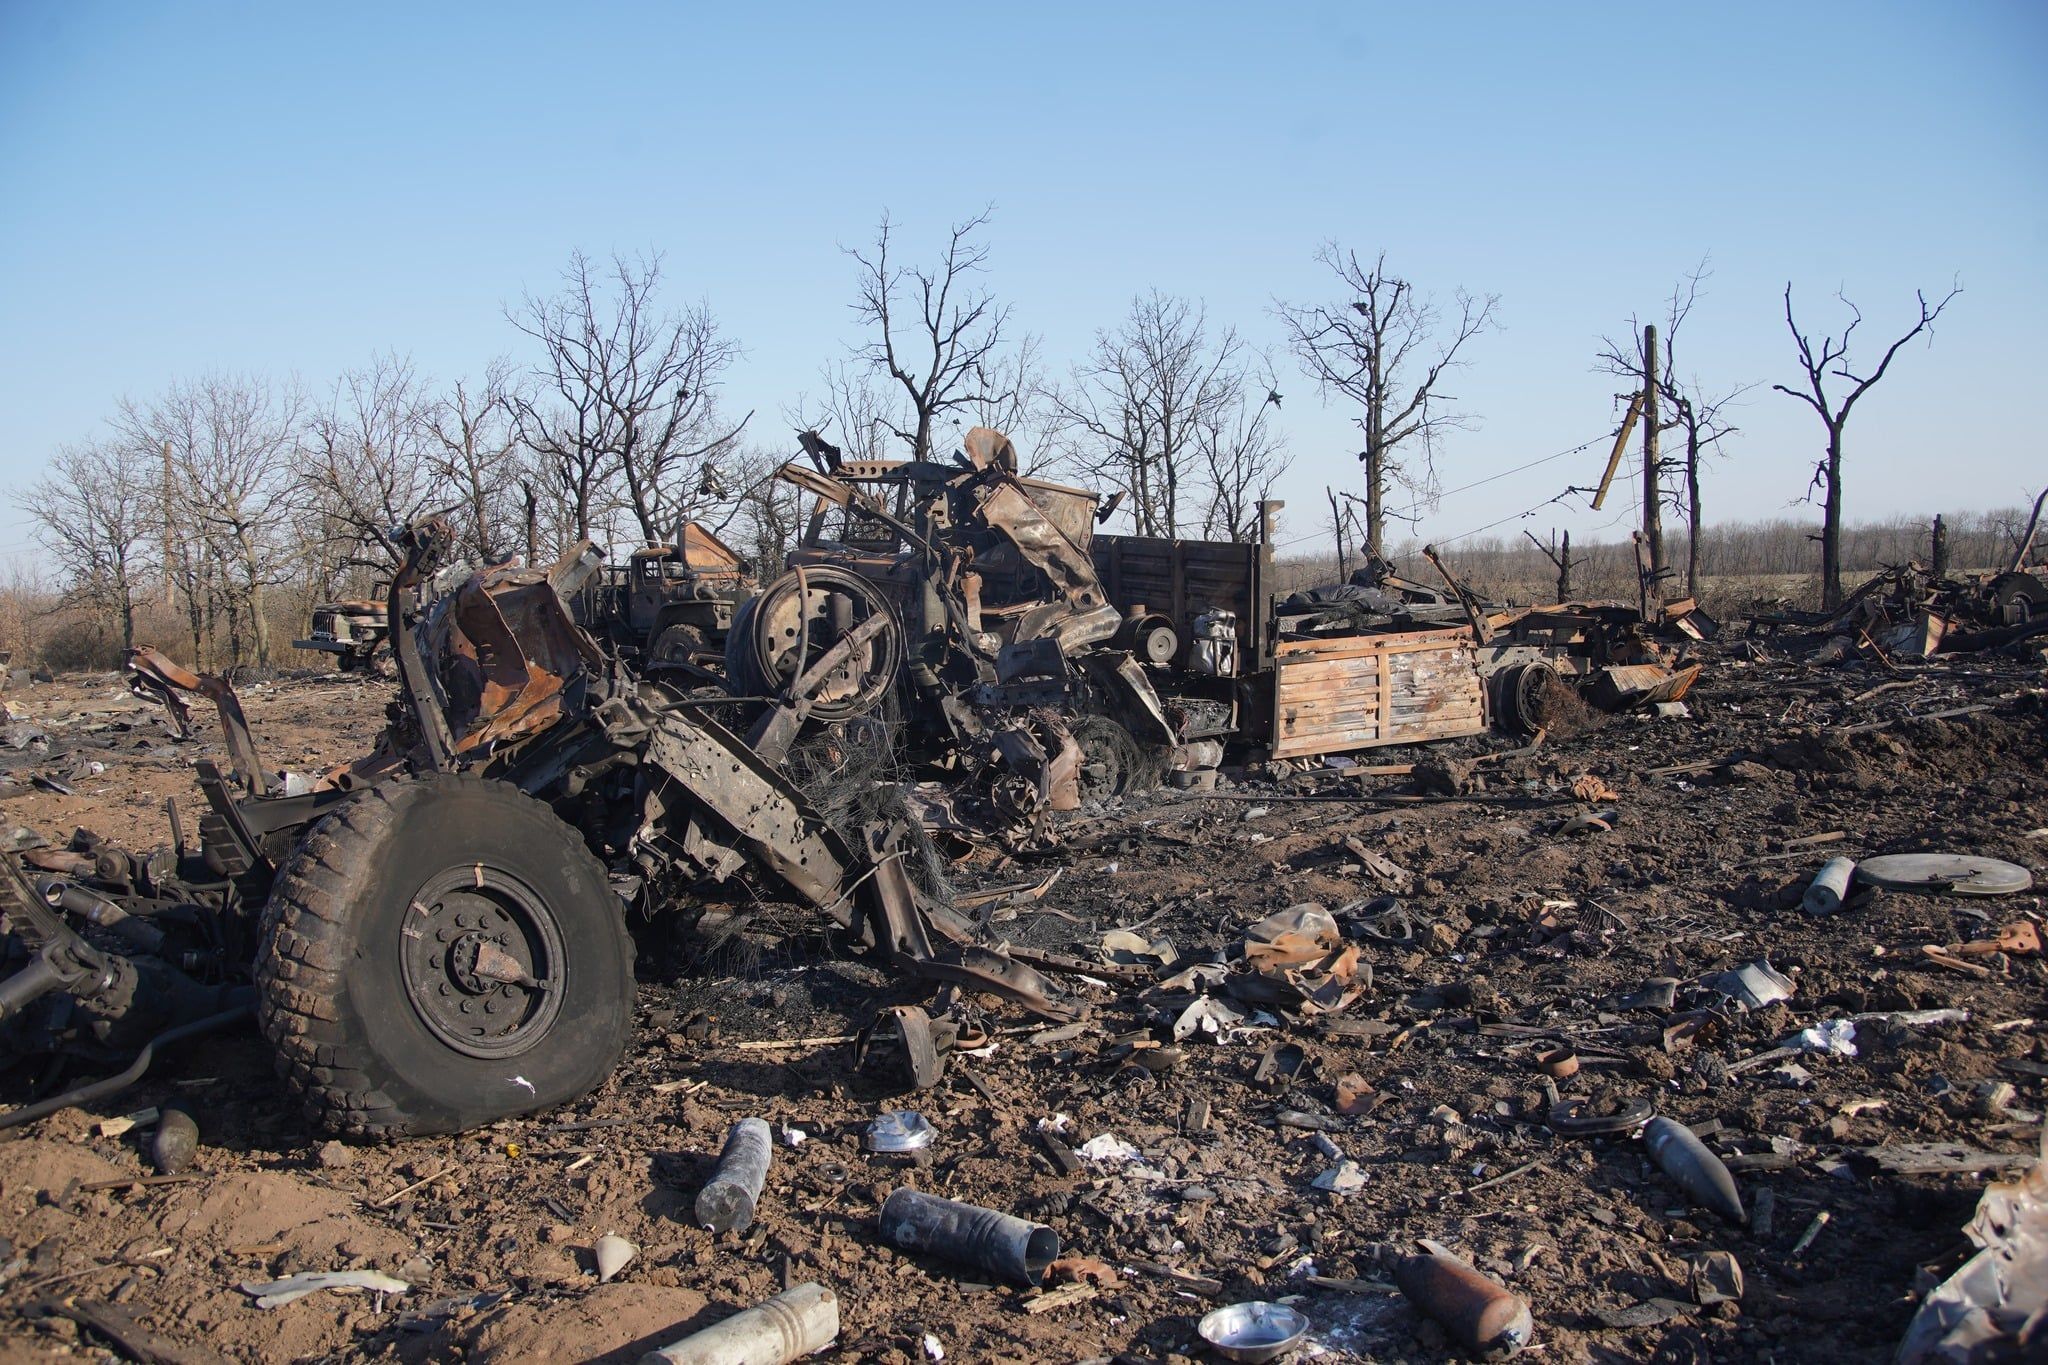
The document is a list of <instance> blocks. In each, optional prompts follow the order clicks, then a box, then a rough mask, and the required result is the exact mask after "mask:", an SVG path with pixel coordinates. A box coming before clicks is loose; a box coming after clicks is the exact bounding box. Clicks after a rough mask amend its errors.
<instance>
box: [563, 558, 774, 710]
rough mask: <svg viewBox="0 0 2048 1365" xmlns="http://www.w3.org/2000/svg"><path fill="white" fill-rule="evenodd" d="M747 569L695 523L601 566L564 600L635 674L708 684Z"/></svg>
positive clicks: (749, 587) (745, 590)
mask: <svg viewBox="0 0 2048 1365" xmlns="http://www.w3.org/2000/svg"><path fill="white" fill-rule="evenodd" d="M747 569H748V566H747V562H746V561H745V560H744V559H742V558H741V557H740V556H739V555H738V554H736V553H734V552H733V551H732V549H731V548H730V547H728V546H727V545H726V544H725V543H724V542H723V541H721V540H720V539H719V538H718V537H717V536H715V535H713V534H712V533H711V532H710V531H708V530H706V529H705V528H704V527H702V526H699V525H698V524H697V523H696V522H694V521H686V522H684V523H682V525H681V526H680V527H678V528H677V531H676V535H675V539H674V542H673V543H672V544H667V545H643V546H641V547H640V548H639V549H637V550H634V551H633V552H632V553H631V554H630V555H628V556H627V558H626V562H625V564H624V565H619V566H614V565H606V566H605V567H604V569H603V570H602V572H601V573H599V574H597V575H593V577H592V580H591V583H590V584H589V585H588V586H586V587H585V588H583V589H582V590H581V591H579V592H577V593H576V594H574V595H573V596H572V597H571V599H570V606H571V610H572V613H573V614H574V616H575V618H576V621H577V624H579V625H581V626H582V627H583V628H584V629H586V630H588V631H589V632H590V633H591V634H592V635H594V636H596V637H597V638H598V640H599V641H600V642H602V643H603V644H604V645H605V646H606V647H607V648H608V649H609V650H610V651H611V652H612V653H613V654H614V655H617V656H618V657H620V658H622V659H624V660H626V661H628V662H630V663H632V664H633V665H634V666H635V667H636V668H637V669H638V670H639V671H640V672H642V673H647V674H650V675H658V676H663V677H667V678H670V679H672V680H677V681H684V682H692V683H694V682H715V681H716V680H717V679H718V678H719V677H720V675H721V674H722V673H723V670H724V663H725V640H726V635H727V633H728V632H729V631H731V629H732V622H733V614H734V613H735V612H736V611H737V610H738V608H739V605H740V603H741V602H743V601H745V600H746V599H747V598H748V597H750V596H752V595H753V591H754V582H753V580H752V579H751V578H749V577H748V574H747Z"/></svg>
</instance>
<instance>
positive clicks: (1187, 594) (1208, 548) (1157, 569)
mask: <svg viewBox="0 0 2048 1365" xmlns="http://www.w3.org/2000/svg"><path fill="white" fill-rule="evenodd" d="M1262 549H1263V547H1262V546H1259V545H1241V544H1232V543H1230V542H1228V541H1212V540H1167V539H1164V538H1162V537H1156V536H1106V535H1098V536H1096V537H1095V543H1094V545H1093V547H1092V550H1093V554H1094V558H1095V574H1096V577H1098V578H1100V579H1101V580H1102V588H1103V591H1104V592H1106V593H1107V594H1108V595H1109V600H1110V601H1111V602H1113V603H1115V604H1116V606H1117V608H1118V609H1119V610H1121V611H1123V612H1125V613H1127V614H1128V613H1129V611H1130V609H1131V608H1132V607H1133V606H1136V605H1138V604H1140V603H1142V604H1144V606H1145V607H1146V608H1147V609H1148V610H1150V611H1155V612H1158V613H1160V614H1161V615H1163V616H1167V617H1170V618H1171V619H1172V620H1173V623H1174V624H1175V625H1176V626H1177V627H1179V629H1180V631H1181V634H1182V638H1183V639H1184V640H1185V639H1187V638H1189V637H1191V636H1192V634H1193V631H1194V624H1195V618H1196V617H1197V616H1200V615H1201V614H1202V613H1203V612H1205V611H1209V610H1212V609H1215V608H1222V609H1224V610H1226V611H1234V612H1236V613H1237V630H1238V639H1239V640H1240V641H1242V642H1244V644H1245V647H1246V653H1247V654H1249V653H1250V652H1251V650H1252V645H1253V644H1254V642H1255V640H1256V634H1255V631H1256V628H1257V627H1259V626H1260V625H1262V624H1263V622H1264V620H1265V602H1264V601H1263V600H1262V593H1263V589H1262V586H1261V583H1260V577H1259V570H1260V552H1261V550H1262Z"/></svg>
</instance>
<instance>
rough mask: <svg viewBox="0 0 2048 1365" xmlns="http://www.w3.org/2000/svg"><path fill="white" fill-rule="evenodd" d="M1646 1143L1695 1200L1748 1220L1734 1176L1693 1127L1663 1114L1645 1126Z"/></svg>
mask: <svg viewBox="0 0 2048 1365" xmlns="http://www.w3.org/2000/svg"><path fill="white" fill-rule="evenodd" d="M1643 1145H1644V1146H1646V1147H1648V1148H1649V1149H1650V1159H1651V1160H1652V1161H1655V1162H1656V1163H1657V1166H1658V1168H1659V1169H1660V1170H1662V1171H1663V1172H1664V1174H1666V1175H1668V1176H1670V1177H1671V1178H1672V1180H1674V1181H1676V1182H1677V1183H1678V1185H1679V1187H1680V1188H1681V1189H1683V1190H1684V1191H1685V1192H1686V1193H1687V1194H1688V1195H1690V1196H1692V1199H1693V1202H1694V1203H1696V1204H1698V1205H1699V1206H1700V1207H1701V1208H1706V1209H1712V1210H1713V1211H1714V1212H1715V1213H1718V1214H1720V1215H1721V1216H1722V1217H1723V1218H1726V1219H1727V1220H1728V1221H1729V1222H1731V1223H1747V1222H1748V1221H1749V1215H1748V1214H1747V1213H1745V1212H1743V1209H1742V1192H1741V1191H1740V1190H1738V1189H1737V1188H1736V1186H1735V1177H1734V1176H1733V1175H1732V1174H1730V1173H1729V1170H1728V1167H1727V1166H1726V1165H1725V1164H1724V1163H1723V1162H1722V1160H1721V1158H1720V1157H1717V1156H1715V1155H1714V1153H1713V1152H1712V1151H1711V1150H1710V1149H1709V1148H1708V1147H1707V1144H1706V1143H1704V1142H1701V1141H1700V1140H1699V1135H1698V1134H1696V1133H1694V1132H1693V1131H1692V1129H1690V1128H1688V1127H1686V1126H1685V1125H1684V1124H1682V1123H1680V1122H1678V1121H1677V1120H1676V1119H1668V1118H1665V1117H1664V1116H1663V1115H1661V1114H1660V1115H1658V1116H1657V1117H1656V1118H1653V1119H1651V1120H1650V1121H1649V1122H1648V1123H1647V1124H1645V1125H1643Z"/></svg>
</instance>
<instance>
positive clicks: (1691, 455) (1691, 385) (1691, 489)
mask: <svg viewBox="0 0 2048 1365" xmlns="http://www.w3.org/2000/svg"><path fill="white" fill-rule="evenodd" d="M1711 274H1712V272H1711V271H1709V270H1708V269H1707V262H1705V261H1704V260H1703V261H1701V262H1700V263H1699V265H1698V266H1697V267H1695V268H1694V269H1693V270H1692V271H1691V273H1689V274H1688V275H1687V276H1686V277H1685V278H1684V279H1683V280H1680V281H1679V282H1678V284H1677V285H1675V286H1674V287H1673V288H1672V291H1671V299H1670V302H1669V303H1668V304H1667V306H1666V308H1665V323H1664V336H1663V348H1662V349H1663V355H1662V357H1661V363H1660V365H1659V372H1658V374H1657V375H1656V376H1655V377H1654V382H1655V383H1656V385H1657V394H1658V397H1659V398H1660V399H1661V400H1662V403H1661V405H1660V408H1659V420H1658V423H1657V426H1658V430H1659V431H1672V430H1677V431H1679V432H1682V433H1683V434H1684V437H1685V453H1684V456H1683V457H1682V458H1677V457H1665V458H1660V459H1659V461H1658V464H1659V469H1658V471H1657V474H1658V487H1659V490H1660V495H1663V494H1666V493H1667V492H1668V490H1665V488H1664V477H1665V475H1666V474H1667V473H1669V472H1673V471H1683V473H1684V479H1685V492H1684V494H1683V495H1682V496H1681V497H1679V498H1675V499H1672V501H1673V502H1674V505H1682V510H1683V511H1684V512H1685V517H1686V548H1685V590H1686V592H1687V593H1688V594H1690V595H1691V596H1693V597H1695V598H1697V597H1698V596H1699V592H1700V544H1701V524H1702V513H1701V503H1700V466H1701V464H1702V462H1703V461H1704V460H1705V458H1706V457H1707V456H1708V455H1709V454H1712V453H1715V452H1718V451H1719V450H1720V448H1721V442H1723V441H1724V440H1726V439H1727V438H1728V437H1730V436H1733V435H1734V434H1735V433H1736V431H1737V430H1738V429H1737V428H1736V427H1735V426H1734V425H1733V424H1732V422H1730V420H1729V418H1728V409H1729V408H1730V407H1732V406H1733V405H1734V403H1735V402H1736V400H1737V399H1739V398H1740V397H1741V396H1742V395H1743V394H1745V393H1748V392H1749V391H1750V390H1751V389H1752V388H1754V387H1756V386H1755V385H1754V384H1738V385H1735V386H1733V387H1731V388H1728V389H1725V390H1717V391H1715V392H1713V393H1709V392H1708V390H1707V388H1706V387H1705V385H1703V384H1702V383H1701V382H1700V380H1699V377H1698V376H1697V375H1691V376H1687V377H1685V378H1680V371H1679V368H1678V350H1679V345H1678V343H1679V331H1680V328H1681V327H1683V325H1684V323H1685V320H1686V319H1687V318H1688V317H1690V316H1691V315H1692V309H1693V304H1694V303H1696V302H1697V301H1698V300H1699V297H1700V294H1701V293H1702V286H1703V285H1704V284H1705V283H1706V281H1707V280H1708V279H1709V278H1710V277H1711ZM1629 333H1630V340H1629V342H1628V343H1627V344H1626V346H1624V345H1623V344H1621V343H1619V342H1616V341H1615V340H1614V339H1612V338H1611V337H1603V338H1601V342H1600V348H1601V349H1600V357H1599V359H1600V365H1601V368H1602V369H1603V370H1604V371H1605V372H1606V373H1608V374H1614V375H1624V376H1627V377H1628V378H1630V379H1632V380H1634V381H1635V383H1636V384H1637V385H1638V386H1641V385H1642V384H1643V383H1645V382H1648V381H1646V380H1645V378H1644V375H1643V368H1644V366H1643V355H1642V348H1641V347H1640V346H1639V345H1638V344H1637V342H1636V338H1638V337H1640V336H1641V334H1642V324H1641V322H1640V321H1639V320H1638V319H1636V318H1630V319H1629ZM1666 412H1668V413H1669V416H1668V417H1666V416H1664V414H1665V413H1666Z"/></svg>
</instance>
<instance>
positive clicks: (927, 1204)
mask: <svg viewBox="0 0 2048 1365" xmlns="http://www.w3.org/2000/svg"><path fill="white" fill-rule="evenodd" d="M881 1222H882V1238H883V1240H884V1241H886V1242H888V1243H889V1245H891V1246H893V1247H895V1248H897V1249H898V1250H899V1251H929V1252H931V1253H932V1254H933V1255H934V1256H942V1257H944V1258H946V1259H947V1260H949V1261H959V1262H960V1263H961V1264H963V1265H971V1266H974V1267H975V1268H977V1269H980V1270H986V1271H988V1272H989V1273H990V1274H992V1275H1001V1276H1003V1277H1004V1278H1005V1279H1008V1280H1011V1281H1014V1282H1015V1283H1018V1284H1026V1285H1036V1284H1038V1283H1040V1282H1041V1281H1042V1280H1043V1279H1044V1278H1045V1269H1046V1267H1047V1266H1049V1265H1051V1264H1052V1263H1053V1261H1054V1260H1055V1259H1056V1258H1057V1257H1058V1256H1059V1254H1060V1235H1059V1234H1058V1233H1057V1232H1054V1231H1053V1230H1052V1229H1051V1228H1049V1227H1046V1226H1045V1225H1044V1224H1042V1223H1029V1222H1026V1221H1025V1220H1024V1219H1022V1218H1013V1217H1011V1216H1010V1215H1009V1214H1007V1213H998V1212H996V1211H995V1210H994V1209H985V1208H982V1207H980V1206H979V1205H977V1204H962V1203H960V1202H958V1201H957V1200H952V1199H941V1198H939V1197H938V1196H937V1195H930V1194H921V1193H919V1192H918V1191H916V1190H913V1189H900V1190H897V1191H896V1192H895V1193H894V1194H891V1195H890V1196H889V1198H888V1199H887V1200H886V1201H885V1202H884V1203H883V1205H882V1220H881Z"/></svg>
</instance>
